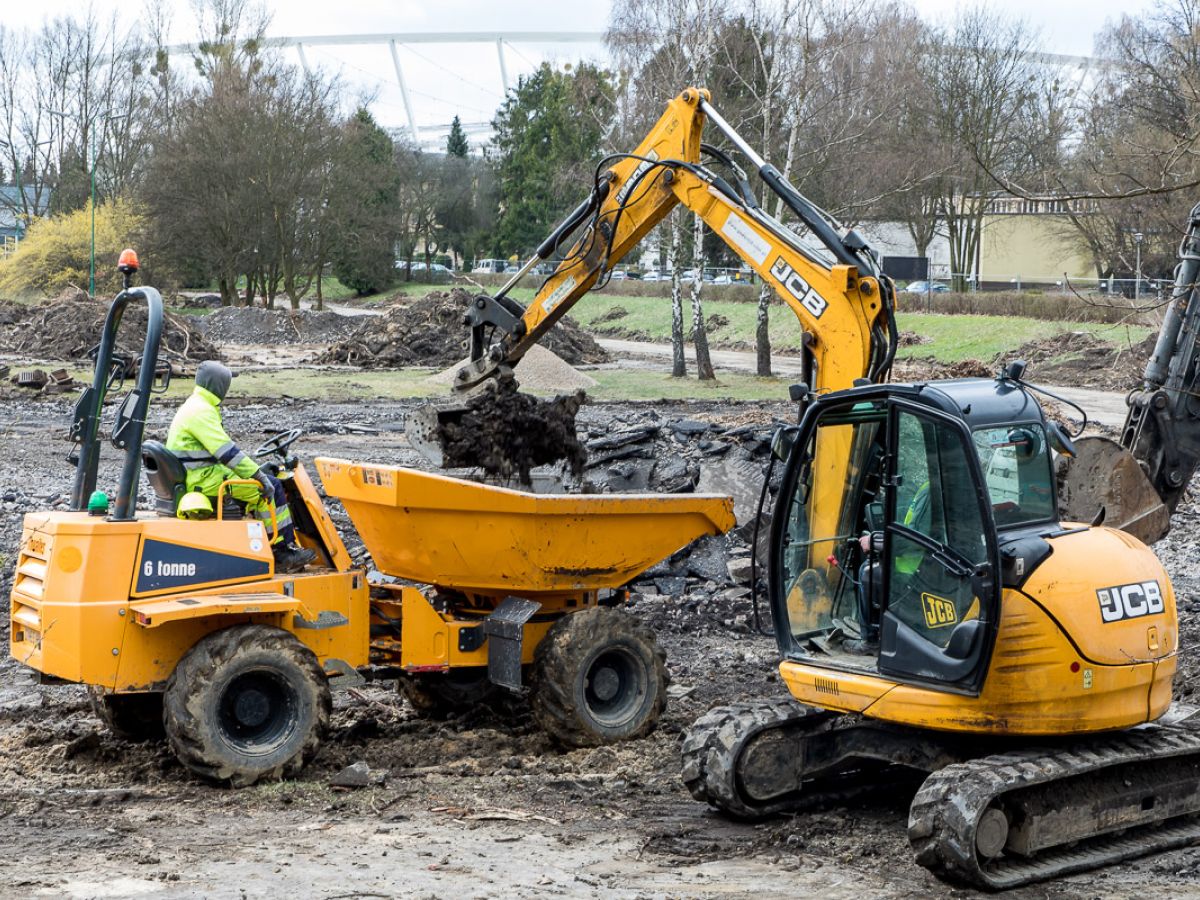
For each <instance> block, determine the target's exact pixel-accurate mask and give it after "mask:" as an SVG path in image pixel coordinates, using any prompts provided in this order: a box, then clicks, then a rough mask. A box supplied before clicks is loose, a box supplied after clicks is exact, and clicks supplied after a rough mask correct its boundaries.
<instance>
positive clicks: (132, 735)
mask: <svg viewBox="0 0 1200 900" xmlns="http://www.w3.org/2000/svg"><path fill="white" fill-rule="evenodd" d="M88 700H89V701H90V702H91V704H92V712H93V713H95V714H96V718H97V719H99V720H100V721H101V722H103V723H104V725H105V727H107V728H108V730H109V731H111V732H112V733H113V734H115V735H116V736H117V737H119V738H121V739H122V740H126V741H137V742H142V741H161V740H162V739H163V738H164V737H166V731H165V730H164V729H163V695H162V693H161V692H159V691H153V692H151V693H144V694H114V693H113V692H112V691H108V690H105V689H104V688H102V687H97V686H96V685H89V686H88Z"/></svg>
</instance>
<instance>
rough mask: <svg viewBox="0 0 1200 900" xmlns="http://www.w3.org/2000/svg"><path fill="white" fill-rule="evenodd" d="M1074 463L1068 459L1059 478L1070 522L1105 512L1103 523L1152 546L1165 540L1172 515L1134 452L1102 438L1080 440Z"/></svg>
mask: <svg viewBox="0 0 1200 900" xmlns="http://www.w3.org/2000/svg"><path fill="white" fill-rule="evenodd" d="M1075 449H1076V455H1075V458H1074V459H1068V458H1066V457H1063V458H1062V459H1061V460H1060V465H1061V466H1062V469H1061V470H1060V472H1059V476H1058V505H1059V512H1060V514H1061V515H1062V518H1063V520H1064V521H1069V522H1091V521H1093V520H1094V519H1095V518H1096V516H1097V515H1098V514H1099V513H1100V512H1101V511H1103V513H1104V516H1103V523H1104V524H1105V525H1107V526H1108V527H1110V528H1117V529H1120V530H1121V531H1124V532H1126V533H1128V534H1132V535H1133V536H1134V537H1136V538H1137V539H1138V540H1140V541H1142V542H1143V543H1146V544H1153V543H1154V542H1155V541H1158V540H1160V539H1161V538H1163V537H1165V536H1166V534H1167V531H1168V530H1169V529H1170V522H1169V518H1170V512H1169V510H1168V509H1167V507H1166V506H1165V505H1164V504H1163V502H1162V499H1161V498H1160V497H1159V496H1158V492H1157V491H1155V490H1154V486H1153V485H1152V484H1150V479H1148V478H1147V477H1146V473H1145V472H1143V471H1142V467H1141V466H1140V465H1138V461H1137V460H1136V459H1134V457H1133V454H1131V453H1130V452H1129V451H1128V450H1126V449H1125V448H1124V447H1122V446H1121V445H1120V444H1118V443H1117V442H1116V441H1113V440H1109V439H1108V438H1106V437H1100V436H1099V435H1088V436H1086V437H1081V438H1078V439H1077V440H1076V441H1075Z"/></svg>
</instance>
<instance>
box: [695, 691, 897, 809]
mask: <svg viewBox="0 0 1200 900" xmlns="http://www.w3.org/2000/svg"><path fill="white" fill-rule="evenodd" d="M846 719H847V717H846V716H843V715H841V714H839V713H834V712H829V711H827V710H822V709H816V708H814V707H811V706H803V705H801V704H799V703H797V702H796V701H795V700H792V699H790V698H781V699H777V700H759V701H751V702H746V703H737V704H732V705H730V706H720V707H716V708H715V709H712V710H710V711H709V712H707V713H705V714H704V715H703V716H701V717H700V718H699V719H697V720H696V721H695V723H693V725H692V727H691V728H690V729H689V730H688V733H687V736H686V737H685V739H684V742H683V747H682V749H681V756H682V774H683V780H684V784H685V785H686V786H687V789H688V791H690V792H691V795H692V796H693V797H694V798H695V799H697V800H700V801H702V802H705V803H708V804H710V805H712V806H714V807H716V808H717V809H719V810H721V811H722V812H723V813H725V814H726V815H728V816H730V817H732V818H735V819H742V820H746V821H753V820H756V819H762V818H765V817H766V816H771V815H776V814H778V813H789V812H798V811H803V810H806V809H815V808H820V807H825V806H829V805H833V804H837V803H844V802H846V801H849V800H852V799H853V798H855V797H859V796H862V795H863V794H864V793H870V792H874V791H877V790H878V789H879V787H880V785H881V778H880V773H881V771H882V770H883V769H885V768H889V767H888V766H886V765H883V764H879V763H874V762H872V761H869V760H862V761H860V764H859V765H857V766H855V767H853V768H852V769H851V770H849V771H839V772H836V773H829V774H826V775H824V777H820V778H816V779H812V780H808V779H805V780H803V781H799V780H797V782H796V783H795V784H793V785H790V786H789V788H788V789H785V790H782V791H780V790H776V789H775V788H774V786H772V785H771V784H770V783H769V782H768V781H765V780H762V781H758V782H757V783H756V780H755V779H754V778H750V779H747V778H746V777H744V775H745V772H744V769H743V766H742V765H741V764H742V762H743V760H744V758H745V754H746V752H747V750H748V748H752V747H753V748H754V749H755V750H763V749H764V747H763V744H762V743H760V742H759V739H760V738H766V743H767V746H766V747H765V752H766V755H768V756H774V755H776V754H778V758H777V759H773V760H771V761H770V762H768V764H767V765H766V767H765V768H766V770H767V771H768V772H772V771H786V770H792V769H793V768H794V767H793V766H791V765H790V761H791V758H792V757H793V756H794V754H795V751H796V748H797V747H798V746H800V745H802V744H803V743H804V742H805V740H806V739H810V738H815V737H817V736H820V735H824V734H826V733H827V732H829V731H830V730H831V729H832V728H833V727H834V726H835V725H837V724H839V723H840V722H843V721H845V720H846ZM768 732H774V734H768Z"/></svg>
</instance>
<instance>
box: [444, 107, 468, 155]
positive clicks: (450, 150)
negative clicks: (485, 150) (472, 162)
mask: <svg viewBox="0 0 1200 900" xmlns="http://www.w3.org/2000/svg"><path fill="white" fill-rule="evenodd" d="M470 152H471V145H470V144H469V143H467V133H466V132H465V131H463V127H462V122H461V121H460V120H459V118H458V116H455V117H454V121H452V122H451V123H450V134H449V135H447V136H446V155H447V156H457V157H458V158H459V159H466V158H467V156H468V154H470Z"/></svg>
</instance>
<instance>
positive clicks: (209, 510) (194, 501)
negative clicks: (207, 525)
mask: <svg viewBox="0 0 1200 900" xmlns="http://www.w3.org/2000/svg"><path fill="white" fill-rule="evenodd" d="M212 514H213V507H212V501H211V500H209V499H208V497H207V496H205V495H204V494H202V493H200V492H199V491H188V492H187V493H186V494H184V495H183V499H181V500H180V501H179V508H178V509H176V510H175V515H177V516H178V517H179V518H181V519H209V518H212Z"/></svg>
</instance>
